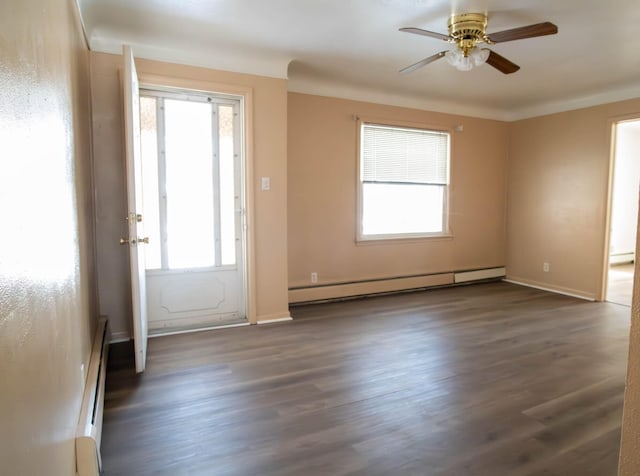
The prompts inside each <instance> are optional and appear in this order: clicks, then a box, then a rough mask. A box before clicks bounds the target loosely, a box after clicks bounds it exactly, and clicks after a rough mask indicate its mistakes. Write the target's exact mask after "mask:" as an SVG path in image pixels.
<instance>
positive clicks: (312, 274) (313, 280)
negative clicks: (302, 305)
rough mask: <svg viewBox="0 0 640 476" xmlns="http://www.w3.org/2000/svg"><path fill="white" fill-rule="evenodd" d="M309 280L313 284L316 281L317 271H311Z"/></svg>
mask: <svg viewBox="0 0 640 476" xmlns="http://www.w3.org/2000/svg"><path fill="white" fill-rule="evenodd" d="M311 282H312V283H314V284H315V283H317V282H318V273H316V272H315V271H314V272H313V273H311Z"/></svg>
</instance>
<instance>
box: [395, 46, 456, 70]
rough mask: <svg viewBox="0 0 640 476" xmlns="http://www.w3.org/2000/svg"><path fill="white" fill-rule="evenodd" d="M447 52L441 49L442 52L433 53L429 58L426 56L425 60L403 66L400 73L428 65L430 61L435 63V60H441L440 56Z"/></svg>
mask: <svg viewBox="0 0 640 476" xmlns="http://www.w3.org/2000/svg"><path fill="white" fill-rule="evenodd" d="M445 53H446V51H441V52H440V53H436V54H435V55H431V56H429V57H428V58H425V59H423V60H420V61H418V62H417V63H414V64H412V65H411V66H407V67H406V68H402V69H401V70H400V73H402V74H406V73H410V72H411V71H415V70H416V69H418V68H422V67H423V66H426V65H428V64H429V63H433V62H434V61H436V60H439V59H440V58H442V57H444V54H445Z"/></svg>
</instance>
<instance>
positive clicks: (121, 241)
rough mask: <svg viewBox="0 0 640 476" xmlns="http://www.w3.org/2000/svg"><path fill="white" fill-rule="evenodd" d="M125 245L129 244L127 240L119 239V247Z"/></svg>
mask: <svg viewBox="0 0 640 476" xmlns="http://www.w3.org/2000/svg"><path fill="white" fill-rule="evenodd" d="M127 243H129V240H128V239H127V238H120V244H121V245H126V244H127Z"/></svg>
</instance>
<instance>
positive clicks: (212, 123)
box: [140, 89, 246, 333]
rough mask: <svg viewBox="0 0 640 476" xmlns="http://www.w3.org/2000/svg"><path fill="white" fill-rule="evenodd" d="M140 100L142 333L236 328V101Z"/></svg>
mask: <svg viewBox="0 0 640 476" xmlns="http://www.w3.org/2000/svg"><path fill="white" fill-rule="evenodd" d="M140 94H141V97H140V104H141V124H142V132H141V133H142V162H143V180H144V182H143V190H144V200H143V202H144V206H145V211H144V216H145V224H146V231H147V233H148V236H149V238H150V243H149V244H148V245H146V249H145V258H146V270H147V273H146V275H147V305H148V309H149V332H151V333H166V332H176V331H181V330H190V329H202V328H207V327H215V326H220V325H230V324H241V323H246V310H245V308H246V306H245V279H244V276H245V272H244V216H243V215H244V213H243V210H244V203H243V196H244V194H243V183H242V175H243V174H242V151H241V140H240V133H241V107H240V100H239V99H237V98H233V97H228V96H218V95H212V94H206V93H198V92H190V91H156V90H146V89H143V90H141V92H140Z"/></svg>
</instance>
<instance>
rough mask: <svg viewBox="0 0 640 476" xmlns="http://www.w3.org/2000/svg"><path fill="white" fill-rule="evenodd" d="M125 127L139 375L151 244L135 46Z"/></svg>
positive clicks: (129, 62) (129, 58)
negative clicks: (148, 244) (147, 246)
mask: <svg viewBox="0 0 640 476" xmlns="http://www.w3.org/2000/svg"><path fill="white" fill-rule="evenodd" d="M123 58H124V78H123V85H124V124H125V144H126V145H125V157H126V160H125V162H126V171H127V206H128V213H127V221H128V223H129V236H128V237H127V238H123V239H121V240H120V242H121V244H128V246H129V258H130V264H131V301H132V308H133V342H134V347H135V361H136V372H143V371H144V368H145V364H146V360H147V301H146V283H145V277H146V275H145V265H144V255H143V254H142V252H141V251H142V250H141V248H140V245H143V244H145V242H146V241H148V240H147V239H146V238H145V234H144V225H143V222H142V218H143V216H144V215H143V212H142V190H141V187H140V184H141V183H142V162H141V154H140V97H139V89H138V74H137V73H136V66H135V63H134V61H133V52H132V51H131V47H129V46H124V47H123Z"/></svg>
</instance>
